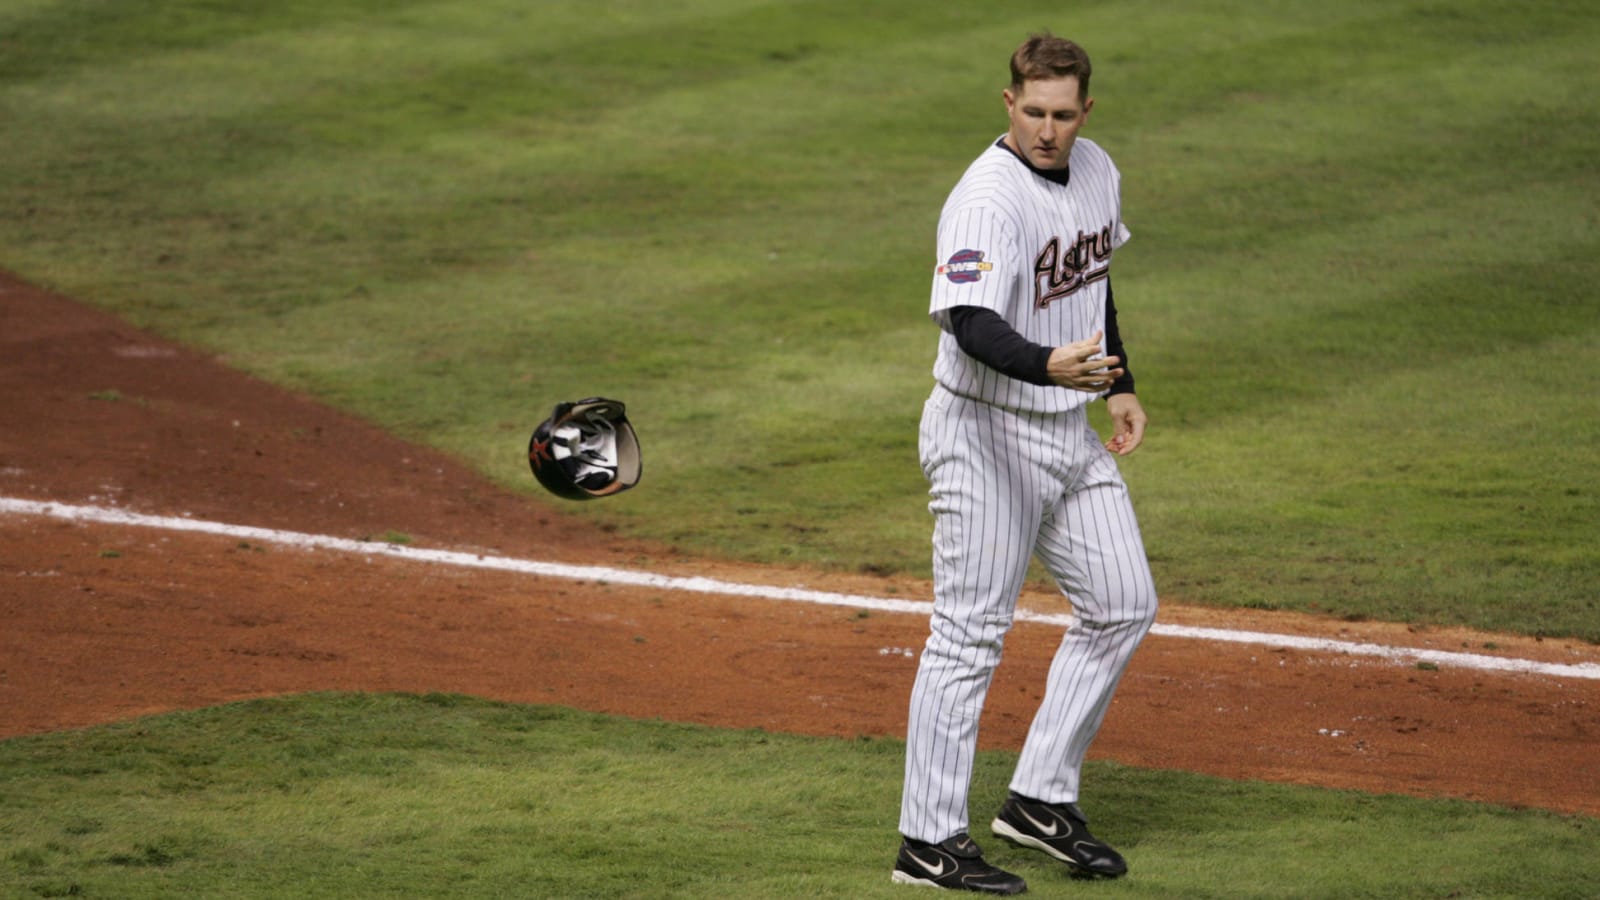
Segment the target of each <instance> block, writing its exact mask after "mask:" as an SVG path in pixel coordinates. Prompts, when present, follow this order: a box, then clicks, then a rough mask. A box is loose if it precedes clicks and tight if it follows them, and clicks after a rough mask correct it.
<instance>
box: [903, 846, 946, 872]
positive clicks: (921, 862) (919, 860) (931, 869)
mask: <svg viewBox="0 0 1600 900" xmlns="http://www.w3.org/2000/svg"><path fill="white" fill-rule="evenodd" d="M906 855H907V856H909V857H911V858H912V859H914V860H916V861H917V865H919V866H921V867H923V868H924V869H927V870H928V874H929V875H932V876H933V877H935V878H938V877H939V876H940V875H943V874H944V860H942V859H941V860H939V867H938V868H937V869H936V868H934V867H933V866H930V865H928V861H927V860H925V859H923V858H922V857H920V856H918V855H916V854H915V853H912V852H911V851H910V850H907V851H906Z"/></svg>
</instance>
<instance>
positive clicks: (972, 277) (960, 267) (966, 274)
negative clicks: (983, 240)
mask: <svg viewBox="0 0 1600 900" xmlns="http://www.w3.org/2000/svg"><path fill="white" fill-rule="evenodd" d="M993 269H994V263H992V262H984V259H983V251H982V250H957V251H956V254H955V255H954V256H952V257H950V261H949V262H947V263H945V264H944V265H942V266H940V267H939V268H938V270H937V271H938V274H940V275H943V276H944V277H946V278H948V279H950V281H951V282H952V283H953V284H971V283H973V282H974V281H977V280H978V279H979V278H982V277H983V273H985V272H989V271H992V270H993Z"/></svg>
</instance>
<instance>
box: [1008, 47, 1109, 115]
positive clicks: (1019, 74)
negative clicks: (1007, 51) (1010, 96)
mask: <svg viewBox="0 0 1600 900" xmlns="http://www.w3.org/2000/svg"><path fill="white" fill-rule="evenodd" d="M1090 71H1091V68H1090V66H1089V53H1088V51H1086V50H1084V49H1083V48H1082V47H1080V46H1078V45H1077V44H1075V43H1073V42H1072V41H1069V40H1067V39H1066V38H1058V37H1056V36H1055V35H1053V34H1051V33H1050V32H1048V31H1046V32H1044V33H1042V34H1035V35H1032V36H1030V37H1029V38H1028V39H1027V40H1025V41H1023V42H1022V45H1021V46H1020V47H1018V48H1017V52H1015V53H1013V54H1011V89H1012V90H1013V91H1021V90H1022V84H1023V82H1025V81H1038V80H1041V79H1045V78H1068V77H1071V76H1077V78H1078V97H1079V98H1080V99H1087V98H1088V96H1089V73H1090Z"/></svg>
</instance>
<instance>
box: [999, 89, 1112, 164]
mask: <svg viewBox="0 0 1600 900" xmlns="http://www.w3.org/2000/svg"><path fill="white" fill-rule="evenodd" d="M1004 97H1005V99H1006V113H1007V115H1009V116H1010V117H1011V130H1010V131H1009V132H1008V133H1007V134H1006V143H1008V144H1010V145H1011V149H1013V150H1015V151H1017V152H1018V153H1021V154H1022V155H1023V156H1024V157H1026V158H1027V160H1028V161H1029V162H1031V163H1033V164H1034V166H1035V167H1037V168H1040V169H1062V168H1066V165H1067V159H1068V158H1069V157H1070V156H1071V155H1072V142H1073V141H1076V140H1077V139H1078V129H1079V128H1082V127H1083V123H1084V122H1085V121H1086V120H1087V119H1088V118H1089V110H1090V109H1092V108H1093V107H1094V98H1093V97H1088V98H1085V99H1081V100H1080V99H1079V98H1078V76H1076V75H1069V76H1067V77H1066V78H1045V79H1040V80H1036V81H1033V80H1030V81H1024V82H1023V83H1022V88H1021V89H1020V90H1018V91H1016V92H1015V93H1013V92H1012V91H1011V89H1009V88H1007V89H1006V91H1005V93H1004Z"/></svg>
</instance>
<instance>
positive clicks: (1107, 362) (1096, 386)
mask: <svg viewBox="0 0 1600 900" xmlns="http://www.w3.org/2000/svg"><path fill="white" fill-rule="evenodd" d="M1104 337H1105V332H1103V331H1097V332H1095V333H1094V337H1092V338H1089V339H1088V340H1083V341H1075V342H1073V343H1071V344H1067V345H1065V346H1062V347H1057V348H1055V349H1054V350H1052V351H1050V362H1049V363H1048V364H1046V366H1045V371H1046V372H1047V373H1049V375H1050V380H1051V381H1054V382H1055V383H1056V384H1059V385H1061V386H1062V387H1066V388H1072V389H1073V390H1075V391H1084V392H1085V393H1090V394H1098V393H1099V392H1101V391H1103V390H1105V389H1107V388H1109V387H1111V382H1113V381H1116V380H1117V378H1119V377H1120V376H1121V375H1122V369H1120V368H1117V367H1118V366H1119V365H1121V363H1122V360H1120V359H1118V358H1117V357H1115V356H1102V355H1101V354H1102V353H1103V352H1105V351H1103V350H1102V349H1101V348H1100V341H1101V339H1102V338H1104Z"/></svg>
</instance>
